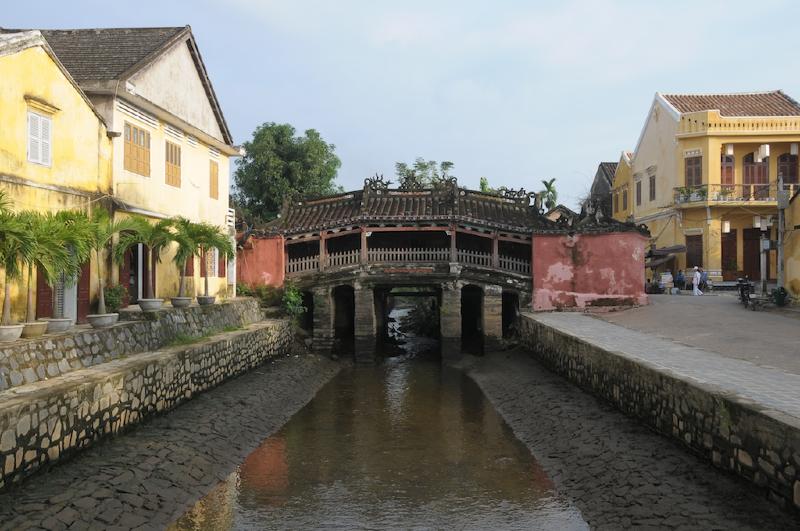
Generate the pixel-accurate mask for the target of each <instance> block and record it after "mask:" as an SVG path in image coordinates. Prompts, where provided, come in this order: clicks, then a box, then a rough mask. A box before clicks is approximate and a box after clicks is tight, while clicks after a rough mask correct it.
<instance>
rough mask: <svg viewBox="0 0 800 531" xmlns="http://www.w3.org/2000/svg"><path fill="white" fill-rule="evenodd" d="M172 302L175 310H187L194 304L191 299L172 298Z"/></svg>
mask: <svg viewBox="0 0 800 531" xmlns="http://www.w3.org/2000/svg"><path fill="white" fill-rule="evenodd" d="M170 300H171V301H172V307H173V308H186V307H187V306H189V305H190V304H191V303H192V298H191V297H172V299H170Z"/></svg>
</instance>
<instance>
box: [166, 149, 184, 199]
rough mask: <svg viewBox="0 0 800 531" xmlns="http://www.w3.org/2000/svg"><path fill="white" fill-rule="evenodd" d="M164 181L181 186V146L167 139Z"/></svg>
mask: <svg viewBox="0 0 800 531" xmlns="http://www.w3.org/2000/svg"><path fill="white" fill-rule="evenodd" d="M165 152H166V162H167V165H166V182H167V184H168V185H170V186H177V187H178V188H180V187H181V147H180V146H179V145H178V144H173V143H172V142H170V141H169V140H167V143H166V147H165Z"/></svg>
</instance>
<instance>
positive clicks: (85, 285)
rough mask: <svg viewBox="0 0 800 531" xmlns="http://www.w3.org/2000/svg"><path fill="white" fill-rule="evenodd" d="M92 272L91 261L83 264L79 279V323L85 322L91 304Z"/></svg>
mask: <svg viewBox="0 0 800 531" xmlns="http://www.w3.org/2000/svg"><path fill="white" fill-rule="evenodd" d="M91 277H92V275H91V273H90V268H89V263H85V264H83V267H82V268H81V273H80V278H79V279H78V319H77V321H78V323H85V322H86V316H87V315H89V307H90V305H91V294H90V289H91V288H90V286H91Z"/></svg>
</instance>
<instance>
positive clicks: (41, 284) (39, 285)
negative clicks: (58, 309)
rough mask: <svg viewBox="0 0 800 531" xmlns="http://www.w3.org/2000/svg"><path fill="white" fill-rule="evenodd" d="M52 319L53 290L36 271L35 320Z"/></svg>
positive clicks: (39, 272)
mask: <svg viewBox="0 0 800 531" xmlns="http://www.w3.org/2000/svg"><path fill="white" fill-rule="evenodd" d="M44 317H53V288H51V287H50V286H48V285H47V282H46V281H45V279H44V275H42V272H41V271H40V270H38V269H37V270H36V318H37V319H42V318H44Z"/></svg>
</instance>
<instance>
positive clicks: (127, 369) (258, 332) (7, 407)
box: [0, 320, 291, 490]
mask: <svg viewBox="0 0 800 531" xmlns="http://www.w3.org/2000/svg"><path fill="white" fill-rule="evenodd" d="M290 342H291V327H290V325H289V324H288V322H286V321H283V320H272V321H263V322H259V323H255V324H250V325H248V326H247V327H246V328H245V329H244V330H237V331H234V332H226V333H222V334H219V335H217V336H214V337H211V338H206V339H203V340H200V341H199V342H198V343H196V344H192V345H189V346H174V347H168V348H165V349H162V350H159V351H155V352H148V353H143V354H140V355H137V356H132V357H128V358H124V359H117V360H114V361H111V362H109V363H103V364H100V365H97V366H94V367H90V368H88V369H84V370H80V371H75V372H72V373H69V374H65V375H63V376H61V377H58V378H54V379H52V380H48V381H44V382H37V383H35V384H30V385H23V386H19V387H16V388H14V389H10V390H7V391H5V392H3V393H0V490H2V489H3V488H6V487H8V486H9V485H11V484H12V483H14V482H17V481H19V480H20V479H22V478H23V477H25V476H28V475H30V474H32V473H33V472H35V471H36V470H38V469H40V468H42V467H44V466H47V465H49V464H52V463H54V462H56V461H58V460H61V459H64V458H65V457H68V456H69V455H71V454H73V453H75V452H77V451H79V450H81V449H83V448H86V447H87V446H90V445H91V444H93V443H94V442H95V441H97V440H98V439H101V438H102V437H105V436H108V435H111V434H116V433H119V432H120V431H121V430H124V429H125V428H126V427H128V426H130V425H132V424H135V423H137V422H139V421H141V420H142V419H144V418H147V417H149V416H151V415H154V414H157V413H159V412H163V411H166V410H168V409H170V408H173V407H175V406H177V405H178V404H180V403H181V402H183V401H186V400H189V399H190V398H192V396H193V395H194V394H196V393H199V392H201V391H204V390H206V389H209V388H211V387H213V386H215V385H217V384H219V383H220V382H222V381H223V380H225V379H227V378H230V377H232V376H235V375H238V374H240V373H243V372H245V371H247V370H249V369H251V368H253V367H255V366H257V365H259V364H260V363H262V362H264V361H265V360H268V359H270V358H273V357H277V356H281V355H285V354H286V353H287V352H288V350H289V348H290Z"/></svg>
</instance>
